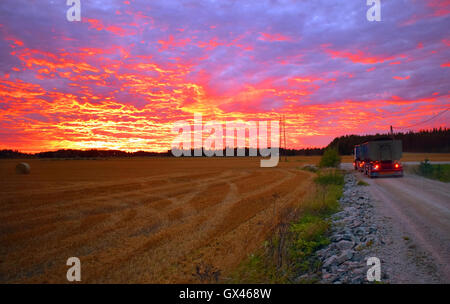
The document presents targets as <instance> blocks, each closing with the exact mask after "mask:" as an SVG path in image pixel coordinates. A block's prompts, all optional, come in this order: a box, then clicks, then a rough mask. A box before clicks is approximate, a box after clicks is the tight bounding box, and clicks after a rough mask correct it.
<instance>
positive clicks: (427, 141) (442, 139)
mask: <svg viewBox="0 0 450 304" xmlns="http://www.w3.org/2000/svg"><path fill="white" fill-rule="evenodd" d="M380 138H392V137H391V135H390V134H387V133H385V134H379V133H377V134H375V135H345V136H340V137H336V138H335V139H333V141H332V142H331V143H330V144H328V146H326V147H325V148H305V149H283V148H281V149H280V155H281V156H284V155H288V156H295V155H303V156H309V155H322V154H323V152H324V151H325V150H326V149H328V148H336V149H338V151H339V154H341V155H350V154H352V153H353V147H354V146H355V145H359V144H361V143H364V142H366V141H370V140H374V139H380ZM394 138H395V139H401V140H402V143H403V152H417V153H426V152H432V153H450V129H449V128H439V129H436V128H435V129H431V130H421V131H418V132H412V131H410V132H407V133H401V132H400V133H394ZM237 150H238V149H237V148H235V149H234V154H233V155H237ZM250 150H256V149H252V148H250V149H249V148H245V149H244V151H245V155H247V156H248V155H250V154H249V153H250ZM253 153H256V155H258V156H260V154H259V150H258V151H253ZM190 155H192V156H194V155H195V154H194V150H193V149H192V150H191V154H190ZM202 155H204V153H202ZM222 155H224V156H225V155H226V150H225V149H223V151H222ZM107 157H173V155H172V152H171V151H167V152H147V151H137V152H126V151H121V150H98V149H90V150H74V149H62V150H57V151H47V152H38V153H22V152H20V151H18V150H0V158H107Z"/></svg>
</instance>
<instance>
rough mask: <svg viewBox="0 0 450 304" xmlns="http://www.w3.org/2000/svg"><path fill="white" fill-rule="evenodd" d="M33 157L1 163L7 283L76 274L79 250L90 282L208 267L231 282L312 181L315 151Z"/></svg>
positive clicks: (161, 277) (138, 279)
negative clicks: (274, 161)
mask: <svg viewBox="0 0 450 304" xmlns="http://www.w3.org/2000/svg"><path fill="white" fill-rule="evenodd" d="M26 161H27V162H28V163H29V164H30V165H31V168H32V171H31V174H29V175H18V174H16V173H15V172H14V167H15V164H17V163H18V161H17V160H3V161H0V169H1V171H0V172H1V177H0V178H1V179H0V184H1V189H2V190H1V194H0V282H2V283H15V282H21V283H29V282H30V283H54V282H58V283H64V282H67V280H66V272H67V269H68V268H69V267H68V266H66V260H67V259H68V258H69V257H72V256H74V257H78V258H79V259H80V260H81V276H82V282H84V283H94V282H106V283H184V282H197V281H198V280H199V278H198V277H197V276H196V275H194V274H195V273H196V266H198V265H201V266H202V267H204V266H205V265H210V266H211V269H212V271H217V270H219V271H220V277H219V280H226V278H227V274H228V273H229V272H230V271H231V270H232V269H233V268H234V267H236V266H237V265H238V264H239V262H240V261H242V259H243V258H245V256H247V255H248V253H250V252H251V251H253V250H255V249H256V248H257V246H259V245H261V243H262V242H263V240H264V239H265V238H266V237H267V233H268V231H269V230H270V228H271V227H272V225H274V224H275V218H276V214H277V213H279V212H281V211H282V209H285V208H287V207H289V206H290V205H292V204H296V203H299V201H300V200H301V198H302V197H303V196H304V194H305V193H307V192H308V190H309V188H310V186H311V185H312V174H311V173H309V172H305V171H301V170H299V169H298V167H299V166H300V165H301V163H302V162H303V161H307V159H304V160H299V161H290V162H287V163H283V164H280V165H279V166H278V167H276V168H259V160H258V159H250V158H233V159H230V158H228V159H225V158H223V159H218V158H215V159H205V158H202V159H198V158H197V159H195V158H184V159H175V158H169V159H167V158H166V159H165V158H147V159H105V160H26Z"/></svg>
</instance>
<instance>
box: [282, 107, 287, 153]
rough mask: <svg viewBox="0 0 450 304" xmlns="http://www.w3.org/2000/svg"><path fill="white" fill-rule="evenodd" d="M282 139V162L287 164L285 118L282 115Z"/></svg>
mask: <svg viewBox="0 0 450 304" xmlns="http://www.w3.org/2000/svg"><path fill="white" fill-rule="evenodd" d="M283 121H284V123H283V138H284V161H285V162H287V150H286V149H287V147H286V116H285V115H283Z"/></svg>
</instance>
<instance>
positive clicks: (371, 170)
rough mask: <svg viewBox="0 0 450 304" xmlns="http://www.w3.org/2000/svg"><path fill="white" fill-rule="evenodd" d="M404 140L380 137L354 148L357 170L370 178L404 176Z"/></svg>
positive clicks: (354, 164)
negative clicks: (402, 160) (402, 162)
mask: <svg viewBox="0 0 450 304" xmlns="http://www.w3.org/2000/svg"><path fill="white" fill-rule="evenodd" d="M401 157H402V141H401V140H393V139H380V140H373V141H368V142H365V143H363V144H361V145H357V146H355V148H354V162H353V166H354V169H355V170H359V171H361V172H364V174H366V175H367V176H369V177H370V178H372V177H377V176H403V167H402V165H401V163H400V159H401Z"/></svg>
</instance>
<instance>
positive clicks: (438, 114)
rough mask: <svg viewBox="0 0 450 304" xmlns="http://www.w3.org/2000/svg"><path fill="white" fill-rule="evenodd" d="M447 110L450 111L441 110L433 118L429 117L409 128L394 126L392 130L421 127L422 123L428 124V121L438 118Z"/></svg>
mask: <svg viewBox="0 0 450 304" xmlns="http://www.w3.org/2000/svg"><path fill="white" fill-rule="evenodd" d="M448 110H450V108H447V109H445V110H442V111H441V112H439V113H437V114H436V115H434V116H432V117H430V118H428V119H426V120H424V121H421V122H418V123H416V124H413V125H410V126H406V127H395V126H394V128H395V129H409V128H412V127H415V126H418V125H421V124H423V123H426V122H429V121H431V120H433V119H435V118H436V117H438V116H440V115H442V114H444V113H445V112H447V111H448Z"/></svg>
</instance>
